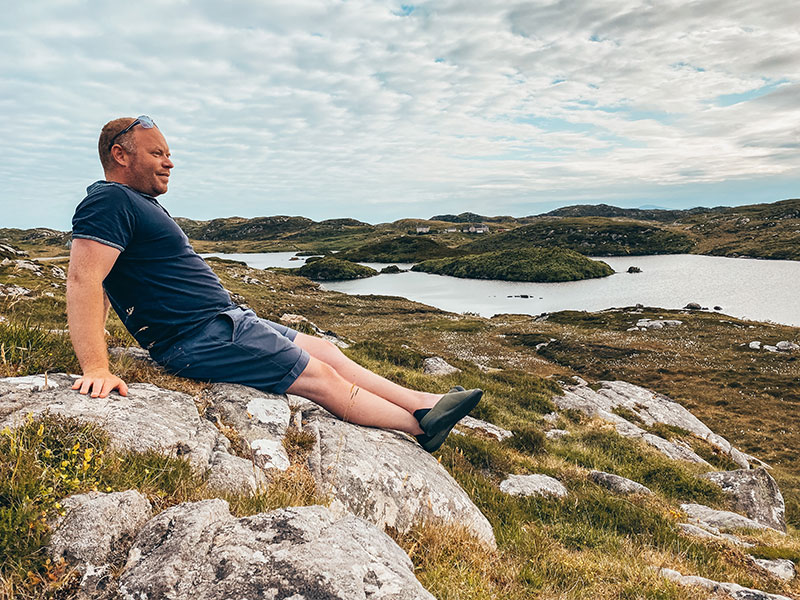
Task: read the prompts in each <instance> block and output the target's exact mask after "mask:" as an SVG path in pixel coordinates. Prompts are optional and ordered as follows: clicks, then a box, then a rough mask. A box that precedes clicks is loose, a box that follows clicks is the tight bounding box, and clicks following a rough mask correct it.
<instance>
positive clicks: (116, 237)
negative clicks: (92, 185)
mask: <svg viewBox="0 0 800 600" xmlns="http://www.w3.org/2000/svg"><path fill="white" fill-rule="evenodd" d="M135 227H136V214H135V212H134V210H133V206H132V205H131V201H130V199H129V198H128V195H127V194H126V193H125V192H124V191H123V190H120V189H118V188H116V187H111V186H109V187H108V188H107V189H104V190H102V191H100V192H98V193H94V194H90V195H89V196H87V197H86V198H85V199H84V200H83V202H81V203H80V204H79V205H78V208H76V209H75V216H73V217H72V237H73V239H74V238H83V239H87V240H94V241H96V242H100V243H101V244H105V245H106V246H111V247H112V248H116V249H117V250H119V251H120V252H123V251H124V250H125V248H126V247H127V246H128V243H130V241H131V238H132V237H133V231H134V229H135Z"/></svg>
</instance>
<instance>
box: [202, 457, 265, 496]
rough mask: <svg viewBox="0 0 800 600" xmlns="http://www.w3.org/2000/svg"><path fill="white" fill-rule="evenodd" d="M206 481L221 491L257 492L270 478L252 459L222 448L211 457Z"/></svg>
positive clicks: (210, 486)
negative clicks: (235, 454)
mask: <svg viewBox="0 0 800 600" xmlns="http://www.w3.org/2000/svg"><path fill="white" fill-rule="evenodd" d="M206 483H207V484H208V487H209V489H212V490H218V491H221V492H237V491H238V492H242V493H248V492H250V493H255V492H258V491H259V490H263V489H264V488H265V487H266V486H267V485H268V484H269V478H268V477H267V476H266V474H265V473H264V471H263V470H262V469H261V468H260V467H257V466H256V465H255V463H254V462H253V461H252V460H247V459H246V458H242V457H240V456H234V455H233V454H230V453H229V452H228V451H227V450H222V451H217V452H214V454H213V456H212V457H211V464H210V469H209V472H208V478H207V480H206Z"/></svg>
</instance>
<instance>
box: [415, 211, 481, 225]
mask: <svg viewBox="0 0 800 600" xmlns="http://www.w3.org/2000/svg"><path fill="white" fill-rule="evenodd" d="M430 220H431V221H447V222H448V223H481V222H483V221H490V220H492V217H485V216H483V215H477V214H475V213H472V212H463V213H461V214H460V215H436V216H433V217H431V218H430Z"/></svg>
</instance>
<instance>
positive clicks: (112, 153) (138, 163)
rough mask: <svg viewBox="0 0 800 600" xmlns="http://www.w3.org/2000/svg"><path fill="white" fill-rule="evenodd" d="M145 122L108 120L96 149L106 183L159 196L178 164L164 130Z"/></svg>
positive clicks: (165, 188) (139, 119)
mask: <svg viewBox="0 0 800 600" xmlns="http://www.w3.org/2000/svg"><path fill="white" fill-rule="evenodd" d="M145 119H148V118H144V119H143V118H138V119H131V118H123V119H114V120H113V121H109V122H108V123H106V125H105V126H104V127H103V130H102V131H101V133H100V140H99V141H98V144H97V149H98V151H99V153H100V163H101V164H102V165H103V171H105V174H106V180H107V181H116V182H117V183H123V184H125V185H127V186H129V187H132V188H133V189H135V190H138V191H140V192H142V193H145V194H148V195H150V196H158V195H160V194H163V193H165V192H166V191H167V184H168V182H169V172H170V169H172V168H173V167H174V166H175V165H174V164H173V163H172V161H171V160H170V158H169V157H170V153H169V146H168V145H167V141H166V140H165V139H164V136H163V135H161V131H159V129H158V127H156V126H155V124H154V123H153V122H152V121H150V120H149V119H148V120H145ZM147 125H150V127H147ZM126 129H127V131H126ZM123 132H124V133H123Z"/></svg>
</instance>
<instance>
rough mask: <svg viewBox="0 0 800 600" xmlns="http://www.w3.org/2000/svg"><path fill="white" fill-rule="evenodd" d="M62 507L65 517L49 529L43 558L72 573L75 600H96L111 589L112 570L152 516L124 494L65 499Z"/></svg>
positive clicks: (132, 493) (139, 500) (143, 502)
mask: <svg viewBox="0 0 800 600" xmlns="http://www.w3.org/2000/svg"><path fill="white" fill-rule="evenodd" d="M62 505H63V507H64V510H65V514H64V516H63V517H59V518H58V519H57V520H56V521H55V522H53V523H51V524H50V527H51V529H52V531H53V534H52V537H51V538H50V543H49V544H48V546H47V552H48V554H49V556H50V557H51V558H53V559H54V560H55V561H59V560H61V559H64V560H65V561H66V563H67V564H68V565H69V566H70V567H72V568H74V569H76V570H77V572H78V574H79V575H80V577H81V581H80V584H79V597H85V598H95V597H98V596H100V595H102V594H103V593H105V592H106V591H110V589H113V587H114V580H113V578H112V577H111V570H112V567H114V566H117V567H118V566H121V565H122V564H123V563H124V562H125V559H126V557H127V554H128V550H129V549H130V547H131V545H132V544H133V539H134V537H135V535H136V533H137V532H138V531H139V530H140V529H141V528H142V527H143V526H144V524H145V523H146V522H147V521H148V520H149V519H150V517H151V516H152V512H153V511H152V508H151V507H150V502H148V501H147V498H145V497H144V496H142V495H141V494H140V493H139V492H137V491H136V490H128V491H126V492H114V493H111V494H102V493H99V492H89V493H88V494H79V495H75V496H70V497H68V498H66V499H64V500H63V501H62Z"/></svg>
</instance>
